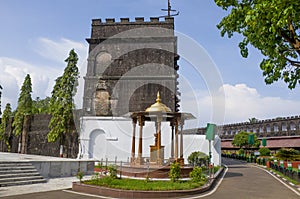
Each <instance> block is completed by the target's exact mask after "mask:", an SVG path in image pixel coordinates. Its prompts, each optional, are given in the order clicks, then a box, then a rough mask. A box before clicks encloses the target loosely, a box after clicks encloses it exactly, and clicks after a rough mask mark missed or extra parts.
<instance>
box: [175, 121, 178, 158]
mask: <svg viewBox="0 0 300 199" xmlns="http://www.w3.org/2000/svg"><path fill="white" fill-rule="evenodd" d="M175 160H176V161H177V160H178V121H177V119H176V122H175Z"/></svg>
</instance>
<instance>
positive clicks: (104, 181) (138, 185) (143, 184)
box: [83, 177, 206, 191]
mask: <svg viewBox="0 0 300 199" xmlns="http://www.w3.org/2000/svg"><path fill="white" fill-rule="evenodd" d="M83 183H84V184H89V185H96V186H105V187H110V188H117V189H124V190H144V191H150V190H151V191H167V190H189V189H194V188H198V187H201V186H203V185H204V184H205V183H206V181H201V182H192V181H177V182H171V181H146V180H136V179H127V178H122V179H114V178H111V177H103V178H97V179H92V180H87V181H84V182H83Z"/></svg>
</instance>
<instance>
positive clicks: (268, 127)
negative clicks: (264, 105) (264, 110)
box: [266, 124, 271, 133]
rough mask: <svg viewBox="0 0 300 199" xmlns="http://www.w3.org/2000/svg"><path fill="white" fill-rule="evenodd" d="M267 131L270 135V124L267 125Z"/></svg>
mask: <svg viewBox="0 0 300 199" xmlns="http://www.w3.org/2000/svg"><path fill="white" fill-rule="evenodd" d="M266 130H267V133H270V132H271V126H270V124H267V125H266Z"/></svg>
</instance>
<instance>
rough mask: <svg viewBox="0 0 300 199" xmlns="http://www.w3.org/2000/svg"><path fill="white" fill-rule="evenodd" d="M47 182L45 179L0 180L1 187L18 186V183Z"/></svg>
mask: <svg viewBox="0 0 300 199" xmlns="http://www.w3.org/2000/svg"><path fill="white" fill-rule="evenodd" d="M45 182H47V181H46V180H45V179H36V180H26V181H10V182H0V187H7V186H17V185H27V184H37V183H45Z"/></svg>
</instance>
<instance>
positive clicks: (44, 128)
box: [0, 114, 79, 158]
mask: <svg viewBox="0 0 300 199" xmlns="http://www.w3.org/2000/svg"><path fill="white" fill-rule="evenodd" d="M50 119H51V115H48V114H39V115H32V116H31V117H30V124H29V132H28V133H27V135H26V137H25V140H26V141H25V142H26V145H25V146H26V149H25V151H26V153H27V154H35V155H45V156H54V157H58V156H59V148H60V146H59V145H60V144H59V141H57V142H55V143H49V142H48V140H47V134H48V132H49V128H48V125H49V122H50ZM11 123H12V120H11V122H10V124H9V126H8V128H7V132H12V129H11ZM72 129H73V133H72V134H70V135H67V136H66V139H65V144H64V154H63V156H64V157H68V158H76V157H77V154H78V146H79V144H78V133H77V131H76V128H75V126H73V127H72ZM9 135H10V145H11V152H12V153H18V145H19V139H20V137H21V135H20V136H18V137H17V136H14V135H12V133H9ZM0 150H1V151H2V152H7V147H6V145H5V143H4V141H0Z"/></svg>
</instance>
